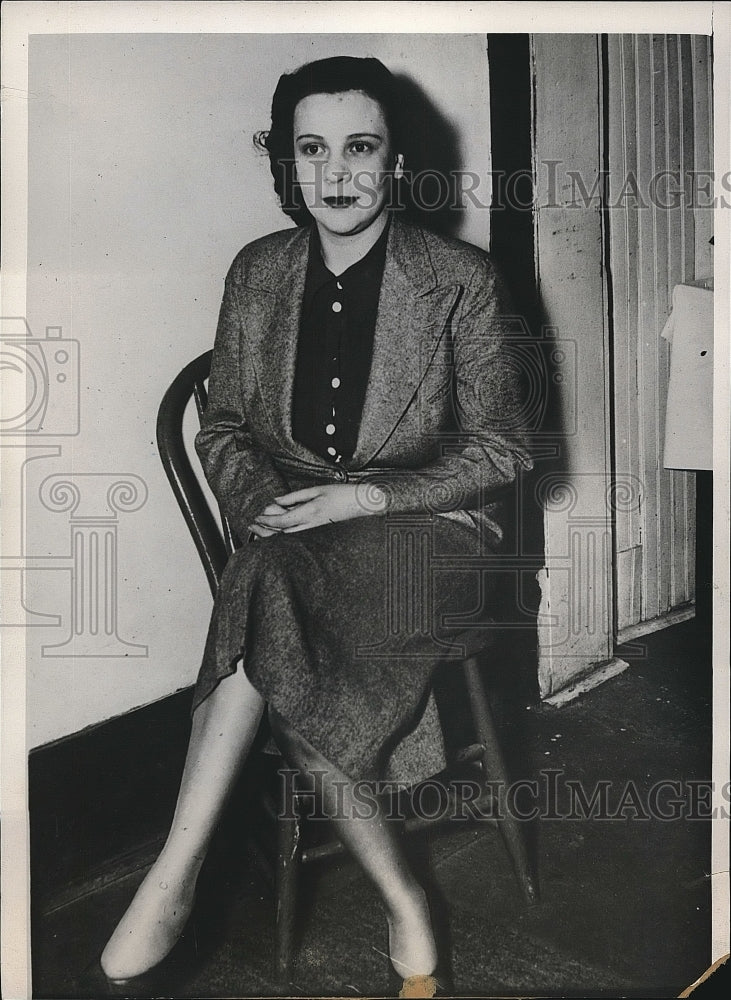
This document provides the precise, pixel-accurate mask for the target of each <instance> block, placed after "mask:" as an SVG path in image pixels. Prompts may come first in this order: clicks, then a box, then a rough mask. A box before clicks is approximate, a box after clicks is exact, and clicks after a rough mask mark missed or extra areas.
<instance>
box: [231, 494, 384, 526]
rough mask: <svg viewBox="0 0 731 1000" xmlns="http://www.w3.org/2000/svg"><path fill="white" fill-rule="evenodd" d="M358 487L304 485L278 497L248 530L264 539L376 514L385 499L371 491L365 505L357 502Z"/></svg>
mask: <svg viewBox="0 0 731 1000" xmlns="http://www.w3.org/2000/svg"><path fill="white" fill-rule="evenodd" d="M357 491H358V487H357V485H356V484H354V483H334V484H330V485H325V486H308V487H307V488H306V489H303V490H295V491H294V492H293V493H286V494H285V495H284V496H281V497H274V500H273V502H272V503H270V504H267V506H266V507H265V508H264V510H263V511H262V512H261V513H260V514H259V515H258V516H257V517H256V519H255V521H254V523H253V524H250V525H249V531H251V532H252V534H254V535H255V536H256V537H257V538H267V537H268V536H269V535H276V534H278V533H279V532H286V533H289V532H293V531H306V530H307V529H308V528H316V527H318V526H319V525H321V524H334V523H335V522H336V521H347V520H349V519H350V518H353V517H363V516H364V515H366V514H376V513H379V511H381V510H383V508H384V506H385V497H384V496H383V494H380V496H379V494H378V493H376V494H375V496H374V492H373V491H372V490H371V491H370V493H369V502H368V505H367V506H366V505H365V504H363V503H362V502H360V501H359V494H358V492H357Z"/></svg>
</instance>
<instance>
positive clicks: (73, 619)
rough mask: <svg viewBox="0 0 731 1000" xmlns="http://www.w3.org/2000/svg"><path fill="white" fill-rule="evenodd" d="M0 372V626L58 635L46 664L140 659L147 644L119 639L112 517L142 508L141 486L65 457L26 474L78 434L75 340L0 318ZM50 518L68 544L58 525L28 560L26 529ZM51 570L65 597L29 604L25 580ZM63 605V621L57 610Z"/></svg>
mask: <svg viewBox="0 0 731 1000" xmlns="http://www.w3.org/2000/svg"><path fill="white" fill-rule="evenodd" d="M0 370H1V371H2V375H3V382H4V387H3V389H4V391H3V393H2V412H1V413H0V451H1V452H2V459H3V475H4V480H5V481H4V485H3V491H4V499H5V500H6V501H7V502H8V503H9V504H10V503H12V504H13V505H14V506H15V507H16V508H17V510H18V511H19V517H18V518H17V519H16V520H15V522H13V525H14V527H13V531H11V530H7V531H6V534H5V543H4V547H3V553H2V556H0V572H1V573H2V575H3V583H4V586H5V591H4V593H5V598H6V599H5V601H4V606H3V609H2V618H1V619H0V627H1V628H37V627H41V628H45V629H47V628H55V629H58V630H59V631H61V632H62V633H63V638H62V639H61V641H58V642H48V643H44V644H43V645H42V646H41V650H40V655H41V656H42V657H44V658H45V657H67V658H71V659H73V660H77V659H79V658H80V657H118V658H120V659H127V658H128V657H131V656H134V657H146V656H147V655H148V647H147V645H145V644H143V643H135V642H129V641H127V640H126V639H125V638H124V637H123V636H121V635H120V634H119V631H120V629H119V576H120V574H119V529H120V523H121V522H120V515H128V514H131V513H134V512H136V511H138V510H140V509H141V508H142V507H143V506H144V505H145V503H146V502H147V498H148V489H147V484H146V483H145V481H144V480H143V479H142V478H141V477H140V476H138V475H135V474H133V473H125V472H114V471H108V472H86V471H80V470H78V469H77V468H76V467H74V465H73V462H72V461H71V459H69V468H68V470H67V471H64V472H61V473H54V474H50V475H48V476H46V477H45V478H44V479H43V481H42V482H41V483H40V485H39V486H38V487H37V489H33V490H32V489H30V487H29V471H30V470H31V469H33V468H34V467H35V465H37V464H38V463H39V461H48V460H53V459H58V458H61V457H62V456H63V454H64V448H65V446H66V444H67V441H68V439H69V438H74V437H78V436H79V435H80V434H81V433H82V419H81V417H82V414H81V401H80V385H81V382H80V380H81V345H80V343H79V341H78V340H76V339H74V338H72V337H67V336H65V335H64V332H63V330H62V328H61V327H60V326H48V327H46V329H45V336H42V337H38V336H34V334H33V332H32V331H31V329H30V327H29V325H28V323H27V321H26V319H25V317H24V316H3V317H0ZM31 463H33V465H31ZM49 513H50V514H52V515H54V516H55V515H58V514H65V515H67V517H66V521H67V527H68V531H67V533H66V535H65V537H66V539H67V541H66V542H65V543H64V541H63V539H64V532H63V530H62V528H61V526H60V525H59V531H58V532H57V533H56V534H57V537H58V548H57V549H55V550H54V551H53V552H48V553H44V554H35V553H34V552H33V548H32V541H33V537H32V536H33V531H31V530H30V529H31V527H35V526H36V525H39V524H40V523H42V520H43V519H45V518H46V516H47V515H48V514H49ZM124 520H126V517H125V516H123V517H122V522H123V521H124ZM49 572H55V573H57V574H63V576H62V577H61V579H65V580H67V581H68V595H69V599H68V601H64V602H60V601H58V597H56V600H55V601H53V600H51V601H50V605H51V606H50V607H44V608H40V607H37V606H36V607H32V608H31V607H29V603H34V602H33V600H29V597H28V589H29V588H28V584H27V578H28V576H29V574H32V573H36V574H38V573H49ZM37 599H38V598H37V597H36V598H35V600H37ZM61 603H63V604H64V605H66V606H67V607H70V613H69V614H68V616H64V615H61V614H59V613H57V612H58V611H59V610H61V608H60V605H61Z"/></svg>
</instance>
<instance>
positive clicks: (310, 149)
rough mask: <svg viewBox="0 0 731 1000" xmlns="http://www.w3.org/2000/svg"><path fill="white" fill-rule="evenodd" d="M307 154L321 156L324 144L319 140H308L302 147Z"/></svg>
mask: <svg viewBox="0 0 731 1000" xmlns="http://www.w3.org/2000/svg"><path fill="white" fill-rule="evenodd" d="M302 152H303V153H304V155H305V156H319V155H320V154H321V153H322V146H321V145H320V143H319V142H308V143H307V144H306V145H304V146H303V147H302Z"/></svg>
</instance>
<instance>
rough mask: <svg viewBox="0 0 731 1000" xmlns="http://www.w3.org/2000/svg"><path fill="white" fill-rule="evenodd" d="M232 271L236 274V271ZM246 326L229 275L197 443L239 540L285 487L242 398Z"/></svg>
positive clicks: (221, 503) (199, 454)
mask: <svg viewBox="0 0 731 1000" xmlns="http://www.w3.org/2000/svg"><path fill="white" fill-rule="evenodd" d="M232 270H233V268H232ZM242 336H243V321H242V317H241V313H240V310H239V306H238V301H237V295H236V287H235V283H234V281H233V279H232V272H231V271H230V272H229V274H228V276H227V278H226V285H225V289H224V295H223V301H222V303H221V311H220V314H219V319H218V328H217V331H216V339H215V343H214V347H213V358H212V361H211V374H210V378H209V381H208V406H207V408H206V411H205V413H204V415H203V418H202V420H201V429H200V431H199V432H198V434H197V435H196V438H195V447H196V451H197V452H198V456H199V458H200V460H201V464H202V465H203V471H204V472H205V476H206V479H207V480H208V483H209V484H210V487H211V489H212V490H213V493H214V496H215V497H216V499H217V500H218V503H219V505H220V507H221V511H222V512H223V513H224V514H225V515H226V516H227V517H228V519H229V522H230V524H231V526H232V527H233V529H234V531H235V532H236V534H237V535H238V537H239V538H240V539H242V540H243V539H245V538H246V537H247V534H248V525H249V524H251V522H252V521H253V520H254V518H255V517H256V515H257V514H260V513H261V511H262V509H263V508H264V507H266V505H267V504H268V503H271V501H272V499H273V498H274V497H275V496H281V495H282V494H283V493H286V492H288V486H287V483H286V482H285V481H284V479H283V478H282V477H281V475H280V474H279V473H278V472H277V471H276V469H275V468H274V466H273V464H272V462H271V459H270V458H269V455H268V454H267V453H266V452H265V451H264V450H263V449H262V448H261V446H260V445H258V444H257V443H256V442H255V441H254V440H253V438H252V435H251V433H250V430H249V427H248V424H247V419H246V414H245V413H244V406H243V400H242V392H241V385H242V382H241V371H240V364H241V338H242Z"/></svg>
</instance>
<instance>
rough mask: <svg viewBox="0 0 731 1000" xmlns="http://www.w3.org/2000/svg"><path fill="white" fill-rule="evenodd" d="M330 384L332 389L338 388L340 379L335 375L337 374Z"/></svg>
mask: <svg viewBox="0 0 731 1000" xmlns="http://www.w3.org/2000/svg"><path fill="white" fill-rule="evenodd" d="M330 385H331V386H332V387H333V389H339V388H340V379H339V378H338V377H337V375H336V376H335V378H334V379H333V380H332V381H331V382H330Z"/></svg>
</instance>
